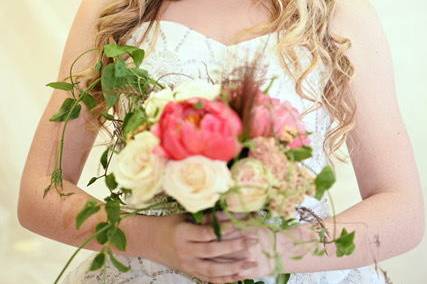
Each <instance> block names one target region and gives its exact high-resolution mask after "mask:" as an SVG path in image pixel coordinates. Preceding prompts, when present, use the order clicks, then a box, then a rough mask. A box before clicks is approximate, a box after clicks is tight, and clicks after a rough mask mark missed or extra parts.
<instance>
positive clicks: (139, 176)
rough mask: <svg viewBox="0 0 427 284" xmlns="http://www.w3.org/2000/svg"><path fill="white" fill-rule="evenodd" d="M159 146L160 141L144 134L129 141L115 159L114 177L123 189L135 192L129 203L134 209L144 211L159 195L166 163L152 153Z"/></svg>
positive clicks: (150, 134)
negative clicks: (148, 202)
mask: <svg viewBox="0 0 427 284" xmlns="http://www.w3.org/2000/svg"><path fill="white" fill-rule="evenodd" d="M158 145H159V139H158V138H157V137H156V136H155V135H154V134H152V133H151V132H148V131H145V132H142V133H139V134H137V135H136V136H135V138H134V139H133V140H131V141H129V142H128V144H127V145H126V147H125V148H124V149H123V150H122V151H121V152H120V153H119V154H118V155H117V157H116V160H115V164H114V168H113V173H114V176H115V177H116V181H117V183H118V184H119V185H120V186H122V187H124V188H127V189H130V190H132V194H131V196H130V197H129V199H128V200H127V201H128V202H129V205H130V206H132V207H134V208H144V206H146V202H147V201H149V200H150V199H152V198H153V197H154V196H155V195H156V194H157V193H159V192H160V189H161V184H162V177H163V172H164V167H165V160H164V159H163V158H162V157H160V156H158V155H156V154H154V153H153V151H154V149H155V148H156V147H157V146H158Z"/></svg>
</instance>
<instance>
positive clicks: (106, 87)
mask: <svg viewBox="0 0 427 284" xmlns="http://www.w3.org/2000/svg"><path fill="white" fill-rule="evenodd" d="M126 84H127V80H126V78H122V77H117V76H116V64H115V63H110V64H108V65H107V66H105V68H104V69H102V74H101V87H102V92H103V94H104V98H105V101H106V103H107V107H108V109H109V108H111V107H113V106H114V105H115V104H116V102H117V100H118V94H117V93H116V91H117V89H120V88H122V87H124V86H125V85H126Z"/></svg>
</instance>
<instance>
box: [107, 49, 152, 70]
mask: <svg viewBox="0 0 427 284" xmlns="http://www.w3.org/2000/svg"><path fill="white" fill-rule="evenodd" d="M126 53H127V54H129V56H130V57H132V59H133V62H134V63H135V65H136V67H139V66H140V65H141V63H142V61H143V60H144V56H145V52H144V50H142V49H140V48H138V47H135V46H129V45H117V44H107V45H105V46H104V54H105V56H107V57H110V58H114V57H119V56H122V55H124V54H126Z"/></svg>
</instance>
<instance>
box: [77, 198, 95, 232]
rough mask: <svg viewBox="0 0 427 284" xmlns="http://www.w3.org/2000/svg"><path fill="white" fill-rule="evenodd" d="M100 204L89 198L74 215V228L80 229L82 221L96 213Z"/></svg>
mask: <svg viewBox="0 0 427 284" xmlns="http://www.w3.org/2000/svg"><path fill="white" fill-rule="evenodd" d="M99 209H101V206H100V205H99V204H98V203H97V202H96V201H95V200H89V201H88V202H86V205H85V206H84V208H83V209H82V211H80V213H79V214H78V215H77V217H76V228H77V229H80V227H81V226H82V225H83V223H84V222H85V221H86V220H87V219H88V218H89V217H90V216H92V215H93V214H95V213H97V212H98V211H99Z"/></svg>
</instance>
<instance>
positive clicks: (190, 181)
mask: <svg viewBox="0 0 427 284" xmlns="http://www.w3.org/2000/svg"><path fill="white" fill-rule="evenodd" d="M231 185H232V180H231V175H230V171H229V170H228V168H227V164H226V163H225V162H223V161H217V160H210V159H208V158H206V157H203V156H192V157H190V158H187V159H184V160H180V161H169V162H168V164H167V165H166V169H165V176H164V180H163V189H164V190H165V192H166V193H167V194H169V195H170V196H172V197H174V198H175V199H176V200H177V201H178V202H179V203H180V204H181V205H182V206H183V207H184V208H185V209H186V210H187V211H189V212H191V213H196V212H199V211H201V210H204V209H208V208H211V207H213V206H214V205H215V203H216V202H217V201H218V200H219V198H220V195H221V194H222V193H224V192H226V191H227V190H229V188H230V186H231Z"/></svg>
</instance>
